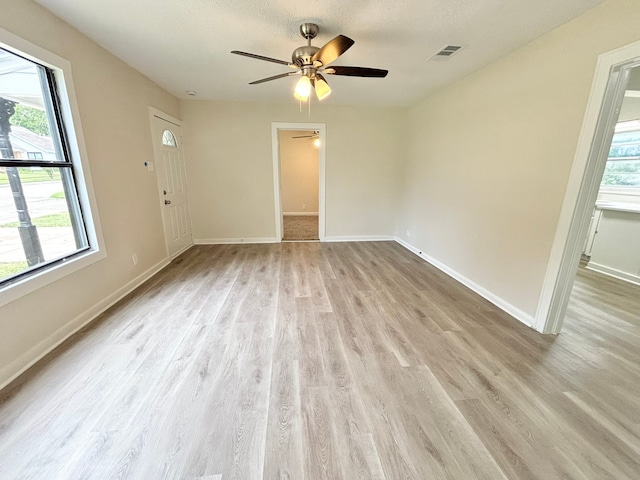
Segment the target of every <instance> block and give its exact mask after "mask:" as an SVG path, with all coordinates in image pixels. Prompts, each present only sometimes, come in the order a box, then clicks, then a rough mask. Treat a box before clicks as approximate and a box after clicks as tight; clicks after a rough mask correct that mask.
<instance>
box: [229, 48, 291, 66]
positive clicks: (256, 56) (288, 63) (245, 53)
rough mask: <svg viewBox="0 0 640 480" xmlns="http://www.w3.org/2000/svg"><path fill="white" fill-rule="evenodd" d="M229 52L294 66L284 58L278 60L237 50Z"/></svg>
mask: <svg viewBox="0 0 640 480" xmlns="http://www.w3.org/2000/svg"><path fill="white" fill-rule="evenodd" d="M231 53H235V54H236V55H242V56H243V57H249V58H255V59H257V60H264V61H265V62H272V63H279V64H280V65H286V66H288V67H291V66H293V67H296V66H295V65H293V64H292V63H291V62H285V61H284V60H278V59H277V58H271V57H263V56H262V55H256V54H255V53H247V52H240V51H238V50H233V51H232V52H231ZM296 68H297V67H296Z"/></svg>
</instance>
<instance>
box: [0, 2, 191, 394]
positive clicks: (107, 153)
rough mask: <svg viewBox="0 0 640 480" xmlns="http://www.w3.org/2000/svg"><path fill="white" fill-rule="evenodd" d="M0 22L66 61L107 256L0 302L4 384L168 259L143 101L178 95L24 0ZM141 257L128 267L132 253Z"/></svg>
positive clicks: (170, 109) (10, 5) (174, 107)
mask: <svg viewBox="0 0 640 480" xmlns="http://www.w3.org/2000/svg"><path fill="white" fill-rule="evenodd" d="M0 11H2V15H1V16H0V27H2V28H4V29H6V30H8V31H10V32H12V33H14V34H17V35H19V36H21V37H23V38H24V39H26V40H28V41H30V42H32V43H35V44H36V45H39V46H41V47H43V48H45V49H47V50H49V51H51V52H53V53H55V54H57V55H59V56H60V57H63V58H65V59H66V60H68V61H69V62H71V66H72V69H73V80H74V82H75V87H76V95H77V100H78V105H79V110H80V117H81V121H82V127H83V129H84V134H85V135H84V139H85V142H86V147H87V151H88V158H89V163H90V168H91V173H92V175H93V185H94V190H95V195H96V199H97V203H98V209H99V214H100V218H101V221H102V228H103V233H104V239H105V243H106V247H107V252H108V256H107V258H106V259H104V260H102V261H100V262H98V263H95V264H93V265H91V266H89V267H86V268H84V269H82V270H80V271H78V272H76V273H74V274H72V275H70V276H68V277H65V278H64V279H62V280H59V281H57V282H55V283H52V284H50V285H48V286H47V287H44V288H42V289H40V290H38V291H36V292H34V293H32V294H29V295H27V296H25V297H22V298H20V299H18V300H16V301H14V302H12V303H9V304H7V305H6V306H4V307H2V308H0V332H2V334H1V335H0V385H1V384H3V383H4V382H5V381H6V380H7V379H8V378H10V377H11V376H12V375H14V374H15V373H16V372H18V371H20V370H21V369H22V368H23V367H24V366H25V365H26V364H28V363H29V362H31V361H32V360H34V359H35V358H37V356H39V355H40V354H42V353H43V352H45V351H47V350H48V349H49V348H50V347H51V346H52V345H54V344H55V343H56V342H57V341H59V340H60V339H62V338H64V337H65V336H67V335H68V334H69V332H70V331H72V330H73V328H75V327H77V325H78V323H77V322H78V321H79V320H80V319H82V318H84V317H83V314H84V313H85V312H87V311H90V310H91V309H93V308H94V307H95V306H96V305H98V304H100V303H101V302H103V301H104V300H105V299H106V298H108V297H109V296H110V295H112V294H114V292H117V291H118V290H119V289H120V288H121V287H123V286H124V285H126V284H128V283H129V282H131V281H132V280H133V279H135V278H136V277H137V276H139V275H141V274H142V273H144V272H145V271H146V270H148V269H150V268H152V267H153V266H155V265H157V264H158V263H160V262H162V261H163V260H164V259H165V257H166V251H165V245H164V239H163V234H162V220H161V217H160V210H159V199H158V191H157V187H156V179H155V173H152V172H147V170H146V169H145V168H144V166H143V162H145V161H150V160H153V150H152V144H151V131H150V125H149V116H148V107H149V105H152V106H155V107H157V108H159V109H161V110H163V111H165V112H167V113H169V114H171V115H174V116H178V113H179V112H178V103H177V100H176V99H175V98H174V97H173V96H171V95H169V94H168V93H167V92H165V91H164V90H162V89H161V88H160V87H158V86H157V85H155V84H154V83H152V82H151V81H149V80H148V79H147V78H145V77H143V76H142V75H141V74H139V73H138V72H136V71H135V70H133V69H131V68H130V67H129V66H127V65H126V64H125V63H123V62H122V61H120V60H118V59H117V58H115V57H114V56H112V55H111V54H109V53H107V52H106V51H105V50H104V49H102V48H100V47H99V46H97V45H96V44H95V43H93V42H92V41H91V40H89V39H88V38H87V37H85V36H84V35H82V34H80V33H79V32H78V31H76V30H74V29H73V28H71V27H69V26H68V25H67V24H65V23H63V22H62V21H61V20H59V19H57V18H56V17H54V16H52V15H51V14H49V13H48V12H47V11H46V10H44V9H42V8H41V7H39V6H37V5H36V4H34V3H32V2H31V1H30V0H0ZM133 253H138V256H139V258H140V263H139V264H138V265H137V266H135V267H134V266H133V264H132V261H131V255H132V254H133Z"/></svg>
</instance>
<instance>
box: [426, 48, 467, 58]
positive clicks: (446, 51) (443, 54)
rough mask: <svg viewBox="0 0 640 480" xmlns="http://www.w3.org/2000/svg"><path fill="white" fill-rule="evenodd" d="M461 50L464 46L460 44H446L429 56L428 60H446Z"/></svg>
mask: <svg viewBox="0 0 640 480" xmlns="http://www.w3.org/2000/svg"><path fill="white" fill-rule="evenodd" d="M460 50H462V47H461V46H460V45H445V46H444V47H442V48H441V49H440V51H439V52H436V53H434V54H433V55H431V56H430V57H429V58H427V60H431V61H434V62H444V61H445V60H448V59H449V58H451V56H453V55H454V54H455V53H457V52H459V51H460Z"/></svg>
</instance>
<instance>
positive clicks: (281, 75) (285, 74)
mask: <svg viewBox="0 0 640 480" xmlns="http://www.w3.org/2000/svg"><path fill="white" fill-rule="evenodd" d="M297 73H298V72H287V73H281V74H280V75H274V76H273V77H267V78H261V79H260V80H256V81H255V82H251V83H249V85H257V84H259V83H264V82H270V81H271V80H277V79H279V78H284V77H289V76H291V75H296V74H297Z"/></svg>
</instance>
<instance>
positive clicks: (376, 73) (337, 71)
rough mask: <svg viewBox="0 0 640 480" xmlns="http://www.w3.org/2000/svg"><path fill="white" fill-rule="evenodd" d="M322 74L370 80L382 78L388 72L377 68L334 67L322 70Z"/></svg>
mask: <svg viewBox="0 0 640 480" xmlns="http://www.w3.org/2000/svg"><path fill="white" fill-rule="evenodd" d="M322 73H327V74H329V75H345V76H347V77H372V78H384V77H386V76H387V73H389V70H382V69H379V68H365V67H343V66H337V65H336V66H335V67H330V68H327V69H326V70H323V71H322Z"/></svg>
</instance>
